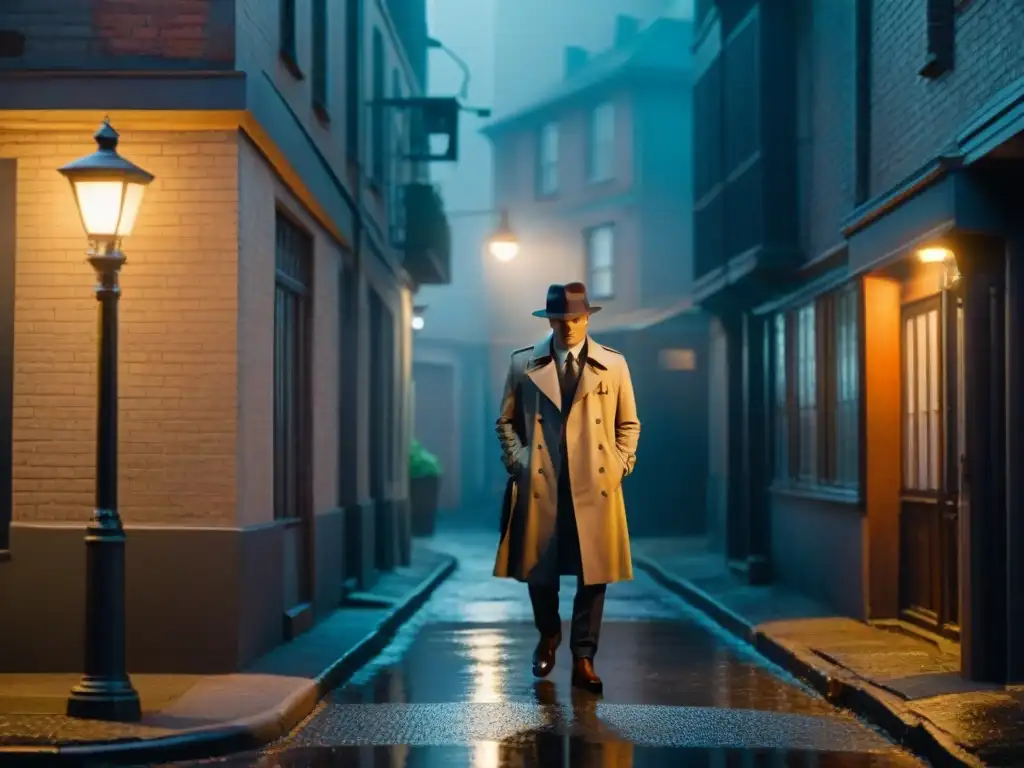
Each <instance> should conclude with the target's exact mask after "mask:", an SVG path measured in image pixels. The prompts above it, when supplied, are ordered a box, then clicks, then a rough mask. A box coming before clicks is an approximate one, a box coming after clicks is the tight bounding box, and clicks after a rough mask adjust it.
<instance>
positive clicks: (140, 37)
mask: <svg viewBox="0 0 1024 768" xmlns="http://www.w3.org/2000/svg"><path fill="white" fill-rule="evenodd" d="M234 3H235V0H6V1H5V2H4V3H3V4H2V7H0V29H6V30H12V31H16V32H20V33H21V34H22V35H24V38H25V53H24V56H23V57H20V58H17V59H0V66H3V67H14V68H20V67H29V68H48V67H65V66H69V65H71V66H75V67H76V68H82V69H91V68H98V69H104V68H115V69H116V68H119V67H125V68H127V67H129V66H132V65H131V64H128V63H127V62H126V61H121V62H119V61H118V60H119V59H121V60H124V59H126V58H130V59H132V60H133V62H137V61H138V60H139V58H152V59H159V60H163V61H164V62H166V63H168V64H170V63H171V62H175V61H180V62H189V63H194V62H199V61H202V62H203V63H204V64H205V65H206V66H209V67H211V68H224V67H230V66H232V65H233V64H234V59H235V45H234V41H235V35H234ZM270 5H275V6H276V3H270Z"/></svg>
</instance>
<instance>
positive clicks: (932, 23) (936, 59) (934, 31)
mask: <svg viewBox="0 0 1024 768" xmlns="http://www.w3.org/2000/svg"><path fill="white" fill-rule="evenodd" d="M957 4H958V0H926V5H925V16H926V19H927V30H928V32H927V35H928V37H927V45H928V49H927V50H928V52H927V55H926V57H925V62H924V65H923V66H922V67H921V69H920V72H919V74H920V75H921V77H928V78H936V77H939V76H941V75H943V74H945V73H946V72H948V71H949V70H951V69H952V68H953V51H954V49H955V48H956V6H957Z"/></svg>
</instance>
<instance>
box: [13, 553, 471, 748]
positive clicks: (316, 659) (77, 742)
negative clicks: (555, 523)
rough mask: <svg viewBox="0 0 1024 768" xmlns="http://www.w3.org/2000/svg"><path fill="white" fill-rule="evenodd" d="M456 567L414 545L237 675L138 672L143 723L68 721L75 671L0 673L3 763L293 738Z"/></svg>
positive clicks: (259, 743) (442, 556) (136, 679)
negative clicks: (401, 564) (405, 556)
mask: <svg viewBox="0 0 1024 768" xmlns="http://www.w3.org/2000/svg"><path fill="white" fill-rule="evenodd" d="M455 567H456V561H455V559H454V558H453V557H451V556H449V555H446V554H441V553H438V552H434V551H432V550H430V549H426V548H424V547H422V546H419V545H415V546H414V549H413V558H412V564H411V565H410V566H409V567H405V568H397V569H395V570H394V571H391V572H388V573H385V574H383V575H382V576H381V577H380V578H379V579H378V581H377V583H376V585H375V586H374V588H373V590H372V591H371V592H369V593H357V594H354V595H350V596H349V599H348V601H347V606H346V607H343V608H341V609H339V610H337V611H335V612H334V613H333V614H331V615H330V616H328V617H326V618H325V619H323V620H322V621H320V622H319V623H318V624H316V625H315V626H314V627H313V628H312V629H311V630H310V631H309V632H307V633H305V634H303V635H301V636H300V637H298V638H296V639H295V640H293V641H291V642H290V643H286V644H284V645H282V646H279V647H278V648H276V649H275V650H273V651H271V652H270V653H268V654H267V655H266V656H264V657H262V658H260V659H259V660H257V661H256V663H254V664H253V665H252V666H251V667H250V668H248V669H246V670H245V671H244V672H240V673H236V674H225V675H214V676H198V675H142V674H140V675H133V676H132V680H133V682H134V684H135V686H136V689H137V690H138V692H139V696H140V697H141V699H142V708H143V717H142V722H141V723H136V724H121V723H103V722H98V721H89V720H76V719H74V718H69V717H67V716H66V715H64V704H65V700H66V696H67V692H68V690H70V688H71V686H72V685H73V684H74V683H76V682H77V681H78V675H13V674H9V675H0V764H14V765H19V766H20V765H30V764H34V765H54V764H58V763H65V762H72V763H79V764H80V763H82V762H83V761H102V762H103V763H104V764H110V763H112V762H132V763H140V762H149V761H153V760H161V761H164V760H168V759H173V760H187V759H195V758H199V757H206V756H210V755H214V754H224V753H227V752H235V751H240V750H246V749H252V748H255V747H258V746H262V745H264V744H267V743H269V742H271V741H273V740H275V739H277V738H279V737H280V736H283V735H284V734H286V733H288V732H289V731H290V730H291V729H292V728H293V727H294V726H295V725H297V724H298V723H299V722H301V721H302V719H303V718H305V717H306V716H307V715H308V714H309V713H310V712H312V711H313V709H314V707H315V706H316V704H317V702H318V701H319V700H320V699H321V698H322V697H323V696H324V695H325V694H326V693H327V692H328V691H330V690H331V689H332V688H334V687H336V686H338V685H339V684H341V683H343V682H345V680H347V679H348V678H349V677H351V676H352V674H353V673H354V672H356V671H357V670H358V669H359V668H360V667H361V666H363V665H364V664H365V663H367V662H368V661H369V660H371V659H372V658H373V657H374V656H375V655H376V654H377V653H379V652H380V651H381V650H383V648H384V647H385V646H386V645H387V643H388V642H390V640H391V638H392V637H393V636H394V634H395V632H396V631H397V630H398V629H399V627H400V626H401V625H402V624H403V623H404V622H405V621H406V620H408V619H409V618H410V617H411V616H412V615H413V614H414V613H415V612H416V610H417V609H418V608H420V606H422V605H423V603H424V602H426V600H427V598H428V597H429V596H430V594H431V593H432V592H433V591H434V589H435V588H436V587H437V586H438V585H439V584H440V583H441V582H442V581H444V580H445V579H446V578H447V577H448V576H449V575H450V574H451V573H452V572H453V571H454V570H455Z"/></svg>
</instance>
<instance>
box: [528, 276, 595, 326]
mask: <svg viewBox="0 0 1024 768" xmlns="http://www.w3.org/2000/svg"><path fill="white" fill-rule="evenodd" d="M600 311H601V308H600V307H596V306H591V304H590V299H588V298H587V286H585V285H584V284H583V283H566V284H565V285H558V284H555V285H552V286H550V287H549V288H548V298H547V301H546V302H545V306H544V309H538V310H537V311H536V312H534V313H533V315H534V317H550V318H554V319H564V318H567V317H580V316H582V315H592V314H594V313H595V312H600Z"/></svg>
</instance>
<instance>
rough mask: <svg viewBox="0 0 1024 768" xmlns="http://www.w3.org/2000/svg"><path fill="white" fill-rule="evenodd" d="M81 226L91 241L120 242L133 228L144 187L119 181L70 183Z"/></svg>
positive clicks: (78, 181) (87, 180) (135, 183)
mask: <svg viewBox="0 0 1024 768" xmlns="http://www.w3.org/2000/svg"><path fill="white" fill-rule="evenodd" d="M71 187H72V189H74V192H75V202H76V203H77V204H78V212H79V214H80V215H81V217H82V226H83V227H84V228H85V233H86V235H88V236H89V238H90V239H112V240H119V239H121V238H123V237H127V236H128V235H130V234H131V233H132V230H133V229H134V228H135V220H136V219H137V218H138V215H139V208H141V206H142V197H143V195H144V194H145V192H146V187H145V185H144V184H139V183H137V182H130V181H128V182H126V181H120V180H95V179H77V180H76V179H72V180H71Z"/></svg>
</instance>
